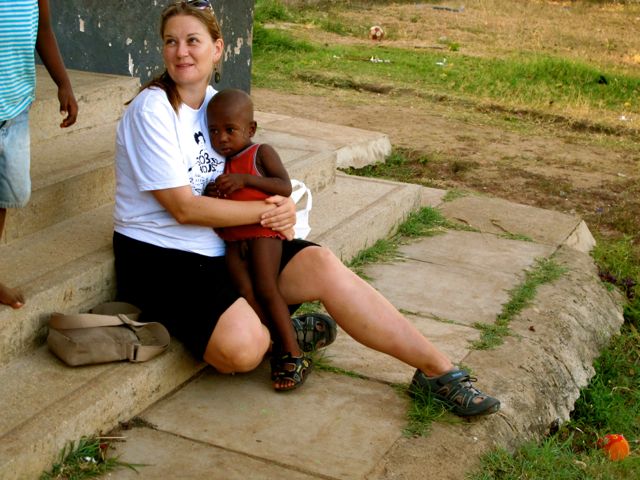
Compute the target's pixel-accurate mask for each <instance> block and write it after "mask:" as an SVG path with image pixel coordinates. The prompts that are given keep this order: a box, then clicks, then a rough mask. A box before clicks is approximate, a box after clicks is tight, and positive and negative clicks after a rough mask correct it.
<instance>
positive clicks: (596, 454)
mask: <svg viewBox="0 0 640 480" xmlns="http://www.w3.org/2000/svg"><path fill="white" fill-rule="evenodd" d="M638 345H640V336H639V334H638V331H637V330H636V328H635V327H634V326H633V325H628V324H627V325H625V326H624V327H623V329H622V332H621V334H620V335H617V336H615V337H613V338H612V339H611V342H610V344H609V346H608V347H607V348H606V349H605V350H604V351H603V352H602V353H601V355H600V357H599V358H598V359H597V360H596V362H595V363H594V368H595V370H596V374H595V376H594V377H593V378H592V379H591V382H590V383H589V386H587V387H586V388H584V389H583V390H582V392H581V394H580V397H579V398H578V400H577V401H576V403H575V408H574V411H573V413H572V414H571V419H570V420H569V422H567V423H566V424H565V425H563V426H562V427H561V428H560V430H559V431H558V432H557V433H555V434H553V435H550V436H549V437H547V438H546V439H544V440H543V441H542V442H541V443H537V442H528V443H526V444H524V445H522V446H521V447H520V448H519V449H518V450H517V451H516V452H515V453H514V454H510V453H508V452H506V451H505V450H502V449H498V450H495V451H492V452H490V453H489V454H487V455H485V456H484V457H483V459H482V467H481V469H480V470H479V471H477V472H475V473H474V474H473V475H472V476H470V478H471V479H472V480H489V479H492V480H507V479H509V480H510V479H538V478H539V479H547V478H553V479H554V480H555V479H572V480H573V479H584V480H590V479H607V480H618V479H629V480H631V479H636V478H640V456H639V455H638V453H637V452H634V450H635V448H634V445H636V444H637V440H638V439H639V437H640V423H639V422H638V418H640V350H639V347H638ZM607 433H621V434H623V435H624V436H625V437H626V438H627V440H628V441H629V443H630V444H631V450H632V453H631V455H630V456H629V457H627V458H626V459H625V460H622V461H619V462H612V461H610V460H608V459H607V458H606V457H605V455H604V453H603V451H602V450H600V449H599V448H598V447H597V443H596V442H597V439H598V438H601V437H602V436H603V435H605V434H607Z"/></svg>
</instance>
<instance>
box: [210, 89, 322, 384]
mask: <svg viewBox="0 0 640 480" xmlns="http://www.w3.org/2000/svg"><path fill="white" fill-rule="evenodd" d="M207 123H208V127H209V137H210V138H211V143H212V145H213V148H214V149H215V150H216V151H217V152H218V153H219V154H221V155H223V156H225V157H226V164H225V169H224V173H223V174H222V175H220V176H219V177H218V178H216V180H215V182H212V183H210V184H209V185H208V186H207V188H206V191H205V194H206V195H209V196H214V197H218V198H227V199H231V200H263V199H265V198H267V197H269V196H272V195H282V196H283V197H288V196H290V195H291V181H290V179H289V175H288V174H287V171H286V169H285V168H284V165H283V164H282V161H281V160H280V157H279V155H278V154H277V152H276V151H275V150H274V149H273V147H271V146H270V145H267V144H261V145H259V144H254V143H253V141H252V138H253V136H254V134H255V132H256V128H257V123H256V122H255V120H254V119H253V102H252V101H251V98H250V97H249V95H247V94H246V93H245V92H243V91H242V90H233V89H231V90H223V91H221V92H218V93H217V94H216V95H215V96H214V97H213V98H212V99H211V101H210V102H209V105H208V106H207ZM216 232H217V233H218V235H219V236H220V237H221V238H222V239H223V240H225V243H226V248H227V250H226V261H227V266H228V268H229V271H230V273H231V277H232V278H233V281H234V283H235V285H236V288H238V290H239V292H240V295H242V296H243V297H244V298H245V299H246V300H247V302H249V304H250V305H251V307H252V308H253V309H254V310H255V312H256V313H257V314H258V316H259V317H260V319H261V320H262V322H263V323H264V324H265V325H266V326H267V328H269V331H270V332H271V335H272V336H273V337H275V340H276V342H275V349H276V350H277V353H276V352H274V355H273V359H272V362H271V374H272V379H273V381H274V388H275V389H276V390H277V391H285V390H292V389H294V388H296V387H298V386H300V385H301V384H302V383H303V382H304V380H305V379H306V376H307V373H308V370H309V369H310V368H311V359H310V358H308V357H306V356H305V355H304V353H303V352H302V350H301V349H300V347H299V345H298V342H297V339H296V334H295V331H294V329H293V324H292V322H291V318H290V315H289V307H288V305H287V303H286V302H285V300H284V298H282V295H281V294H280V290H279V289H278V276H279V271H280V259H281V256H282V241H283V240H284V237H283V236H282V235H280V234H279V233H277V232H274V231H273V230H271V229H268V228H264V227H262V226H261V225H259V224H255V225H242V226H238V227H225V228H217V229H216ZM285 241H286V240H285Z"/></svg>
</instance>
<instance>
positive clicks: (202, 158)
mask: <svg viewBox="0 0 640 480" xmlns="http://www.w3.org/2000/svg"><path fill="white" fill-rule="evenodd" d="M193 138H194V140H195V141H196V143H197V144H198V145H199V146H200V152H199V153H198V158H197V159H196V166H197V168H198V169H199V170H200V173H211V172H215V171H216V167H217V166H219V165H220V164H222V161H221V160H218V159H217V158H211V157H210V156H209V152H207V150H206V148H205V145H206V140H205V137H204V135H203V134H202V132H197V133H195V134H194V135H193Z"/></svg>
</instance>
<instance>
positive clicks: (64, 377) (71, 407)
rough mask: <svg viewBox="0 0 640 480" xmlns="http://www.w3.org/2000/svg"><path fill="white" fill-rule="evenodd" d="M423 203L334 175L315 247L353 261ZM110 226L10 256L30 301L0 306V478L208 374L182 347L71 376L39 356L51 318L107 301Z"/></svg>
mask: <svg viewBox="0 0 640 480" xmlns="http://www.w3.org/2000/svg"><path fill="white" fill-rule="evenodd" d="M420 198H421V189H420V188H419V187H417V186H415V185H405V184H399V183H395V182H387V181H380V180H371V179H364V178H357V177H350V176H347V175H344V174H338V175H337V176H336V180H335V183H334V184H333V185H332V186H331V187H330V188H326V189H324V190H323V191H322V192H320V193H319V194H317V195H316V196H315V197H314V208H313V210H312V214H311V225H312V233H311V235H310V239H311V240H315V241H319V242H321V243H325V244H326V245H327V246H329V247H330V248H332V249H333V250H334V251H335V252H337V253H338V254H339V255H340V256H341V257H342V258H343V259H344V260H348V259H349V258H350V257H351V256H352V255H353V254H354V253H355V252H357V251H358V250H360V249H362V248H364V247H366V246H370V245H371V244H372V243H374V242H375V240H377V239H378V238H380V237H381V236H385V235H387V234H388V233H389V232H390V231H392V230H393V229H394V227H395V226H396V225H397V224H398V222H400V221H401V220H402V218H403V216H404V215H406V214H407V213H408V212H410V211H411V210H413V209H415V208H416V207H417V206H418V205H419V203H420ZM110 219H111V209H110V207H109V206H105V207H103V208H101V209H98V210H96V211H94V212H90V213H86V214H83V215H79V216H77V217H75V218H72V219H70V220H68V221H67V222H65V223H63V224H60V225H58V226H57V227H51V228H50V229H48V231H47V232H46V233H42V234H41V235H40V236H35V235H34V236H31V237H27V240H29V241H28V242H27V241H26V240H25V241H24V243H23V244H21V245H20V243H21V242H15V243H14V244H11V245H8V246H6V247H4V248H5V249H6V250H5V252H7V251H9V249H10V252H11V255H9V257H7V258H9V259H10V260H11V262H12V264H11V269H16V268H17V269H19V270H20V271H21V272H23V273H22V281H23V282H24V284H25V288H26V293H27V294H28V297H29V300H30V301H29V303H27V305H25V307H23V308H22V309H20V310H17V311H15V310H11V309H9V308H8V307H0V322H1V323H2V325H3V329H2V330H1V331H0V332H1V333H0V335H1V337H0V352H1V355H2V359H3V361H2V363H4V365H3V366H2V367H1V368H0V384H2V385H3V389H2V393H0V404H2V405H3V406H5V412H4V415H3V420H2V422H1V423H0V427H1V431H0V478H34V477H36V476H37V474H38V473H39V472H41V471H42V469H44V468H47V467H48V466H49V465H51V462H52V461H53V460H54V458H55V456H56V454H57V452H58V451H59V450H60V448H61V447H62V446H63V445H64V444H65V442H67V441H70V440H76V439H78V438H79V437H80V436H82V435H88V434H92V433H96V432H99V431H106V430H109V429H111V428H113V427H115V426H116V425H117V423H118V421H124V420H126V419H129V418H131V417H132V416H134V415H136V414H137V413H138V412H140V411H142V410H143V409H144V408H146V407H147V406H148V405H150V404H151V403H153V402H154V401H156V400H158V399H160V398H161V397H162V396H164V395H166V394H167V393H168V392H169V391H170V390H172V389H173V388H175V387H176V386H178V385H179V384H180V383H182V382H184V381H186V380H187V379H188V378H190V377H191V376H192V375H195V374H196V373H197V372H198V371H199V370H200V368H201V367H202V365H201V364H200V363H198V362H196V361H195V360H193V358H192V357H190V356H189V355H187V354H185V353H184V351H183V349H182V348H181V346H180V345H179V344H178V342H174V344H173V346H172V347H171V349H170V350H169V351H168V352H167V353H165V354H163V355H161V356H160V357H158V358H157V359H154V360H152V361H150V362H147V363H144V364H137V365H133V364H127V363H122V364H110V365H105V366H92V367H82V368H68V367H65V366H63V365H62V364H61V363H60V362H59V361H58V360H57V359H55V357H53V356H52V355H51V354H50V353H49V352H48V350H47V348H46V346H41V347H35V346H36V345H37V344H38V342H39V341H42V338H43V335H44V332H45V326H46V322H47V321H48V314H49V313H51V312H53V311H61V312H74V311H82V310H86V309H87V308H88V307H90V306H91V305H92V304H95V303H99V302H100V301H103V300H106V299H108V298H110V297H111V295H112V293H113V257H112V252H111V249H110V243H109V242H110V235H111V223H110ZM54 253H55V254H54ZM3 254H4V253H3ZM42 262H44V263H46V265H40V266H39V264H40V263H42ZM43 272H44V273H43ZM34 347H35V348H34ZM26 379H28V381H27V380H26Z"/></svg>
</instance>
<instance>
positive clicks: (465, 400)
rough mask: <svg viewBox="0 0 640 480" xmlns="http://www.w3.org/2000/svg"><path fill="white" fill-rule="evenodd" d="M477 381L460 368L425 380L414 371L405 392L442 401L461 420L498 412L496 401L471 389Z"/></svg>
mask: <svg viewBox="0 0 640 480" xmlns="http://www.w3.org/2000/svg"><path fill="white" fill-rule="evenodd" d="M476 380H477V379H476V378H473V377H471V376H469V374H468V373H467V372H466V371H464V370H460V369H455V370H451V371H449V372H447V373H445V374H443V375H440V376H438V377H427V376H426V375H425V374H424V373H423V372H422V371H420V370H416V373H415V374H414V375H413V380H411V386H410V387H409V392H410V393H411V394H412V395H414V396H416V395H419V394H423V395H429V396H431V397H433V398H435V399H436V400H439V401H441V402H443V403H444V404H445V405H446V406H447V407H449V409H450V410H451V411H452V412H453V413H455V414H456V415H459V416H461V417H472V416H476V415H489V414H491V413H496V412H497V411H498V410H500V400H498V399H497V398H493V397H490V396H489V395H486V394H484V393H482V392H481V391H480V390H478V389H477V388H475V387H474V386H473V382H475V381H476Z"/></svg>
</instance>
